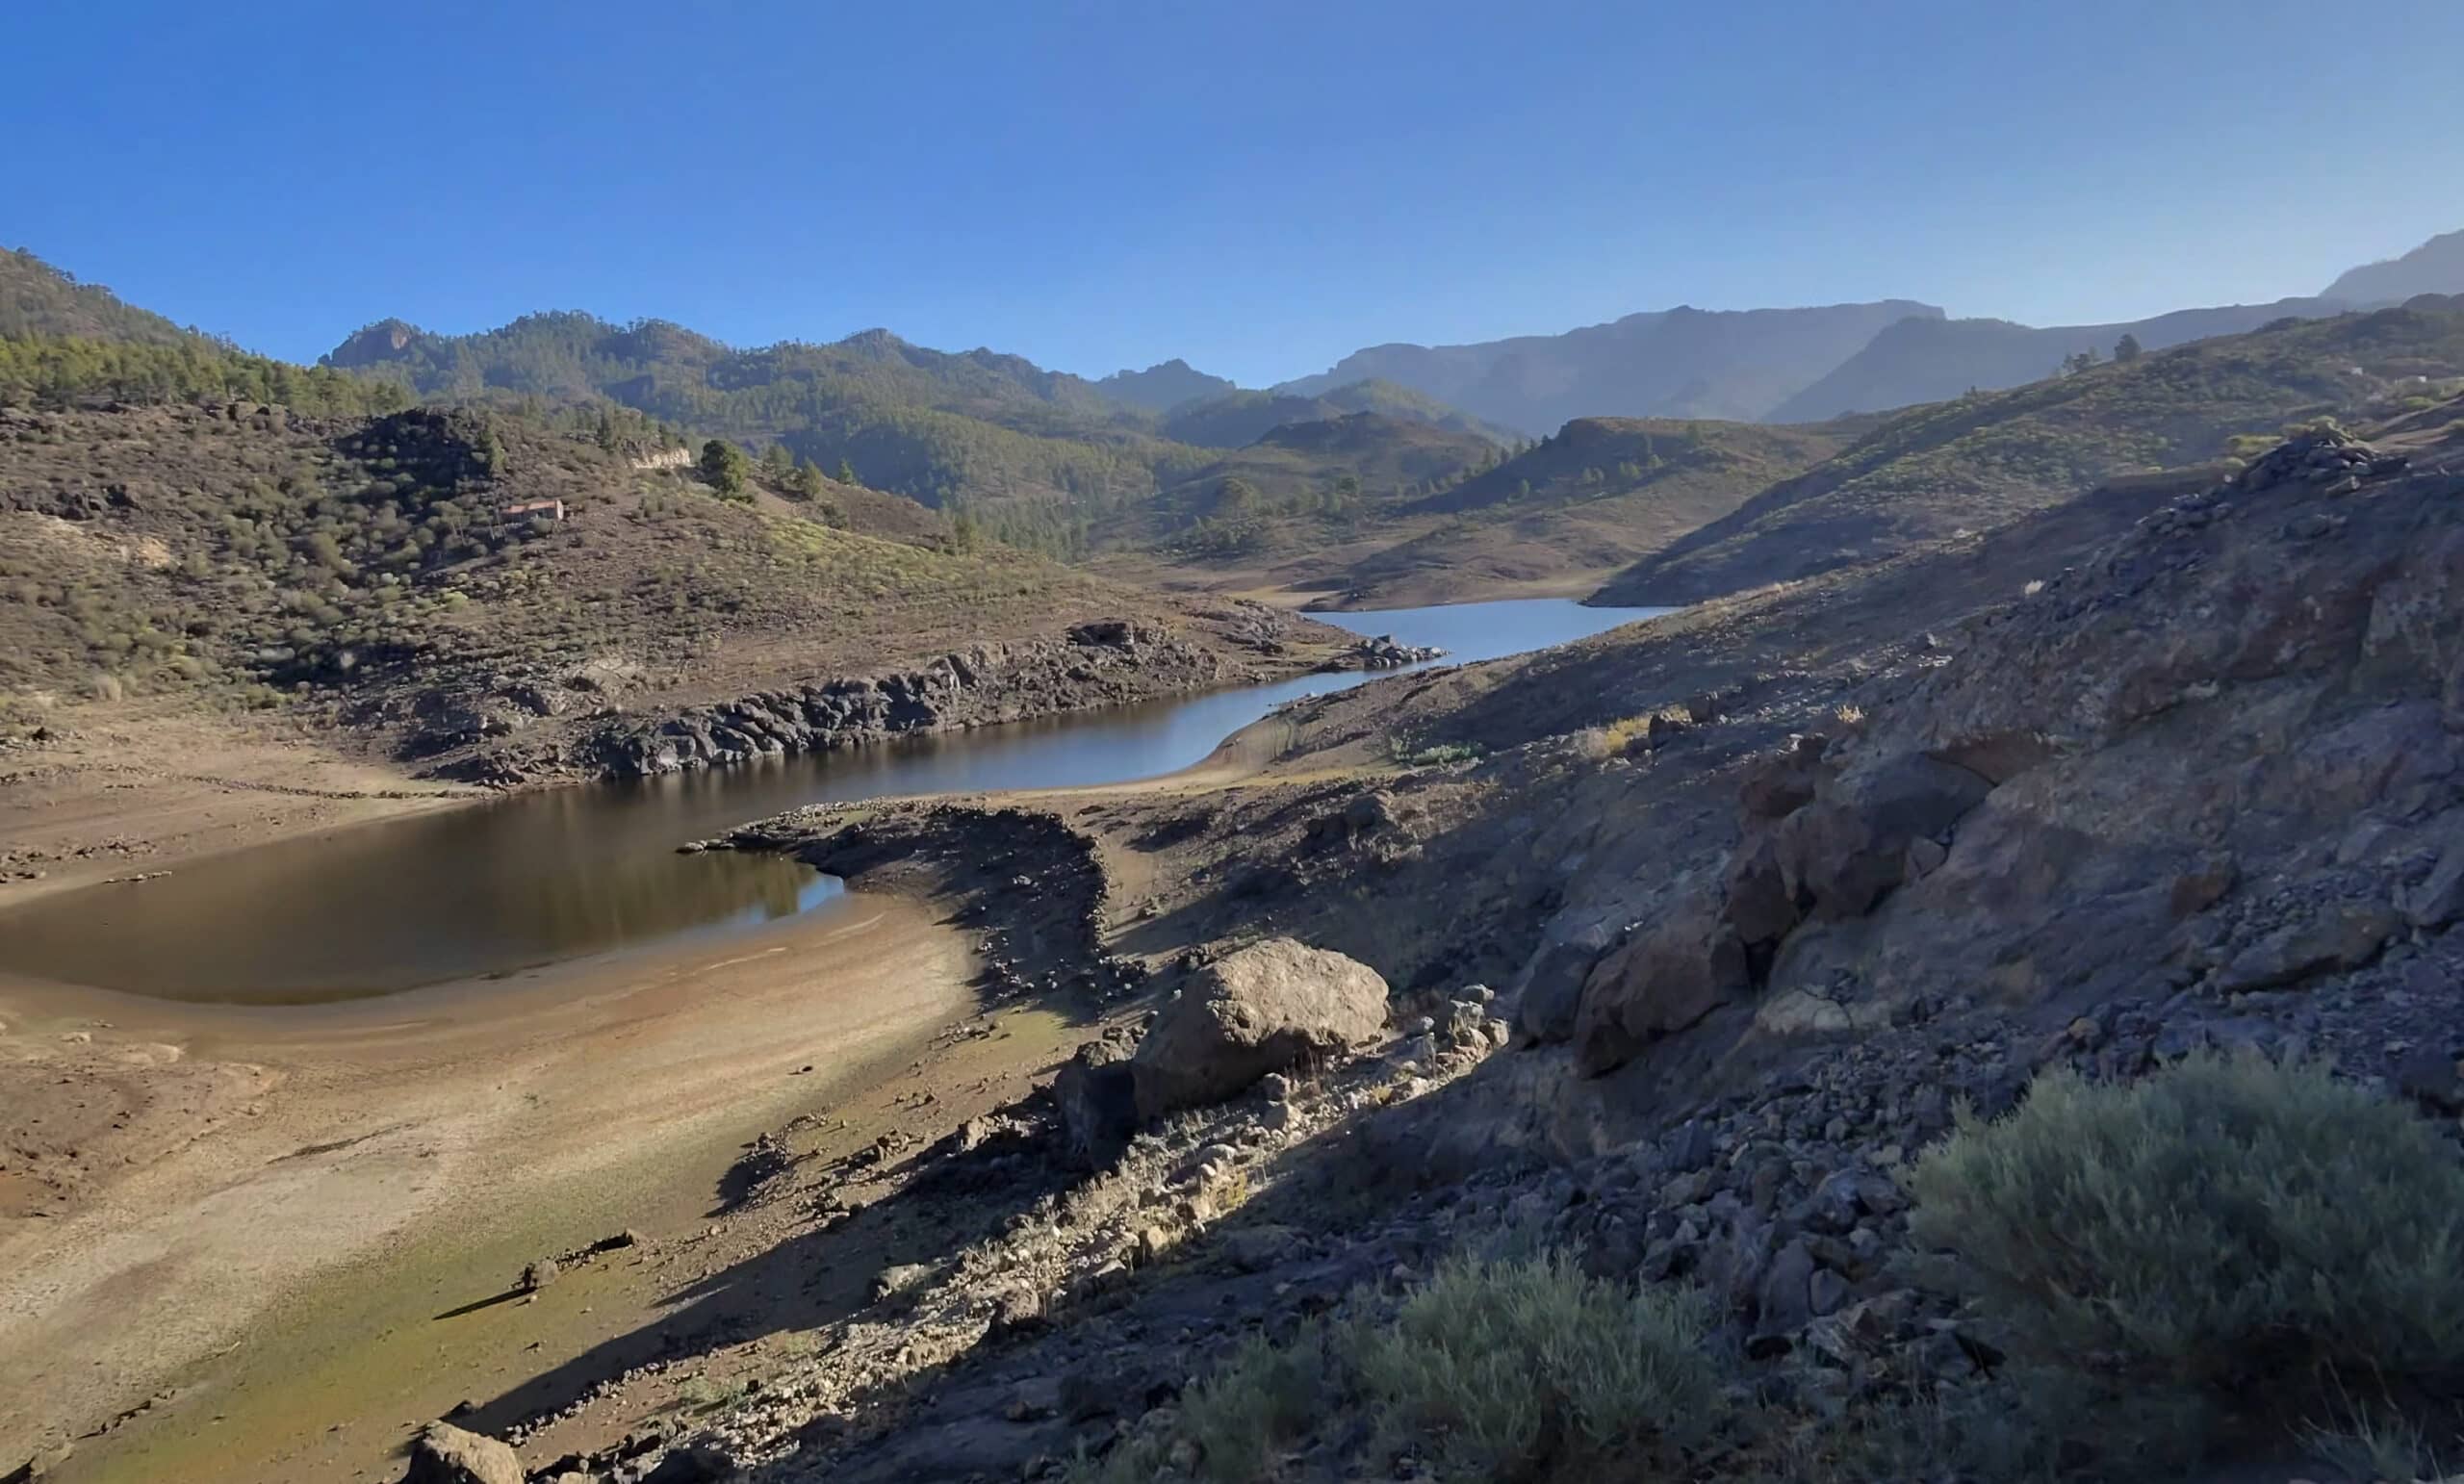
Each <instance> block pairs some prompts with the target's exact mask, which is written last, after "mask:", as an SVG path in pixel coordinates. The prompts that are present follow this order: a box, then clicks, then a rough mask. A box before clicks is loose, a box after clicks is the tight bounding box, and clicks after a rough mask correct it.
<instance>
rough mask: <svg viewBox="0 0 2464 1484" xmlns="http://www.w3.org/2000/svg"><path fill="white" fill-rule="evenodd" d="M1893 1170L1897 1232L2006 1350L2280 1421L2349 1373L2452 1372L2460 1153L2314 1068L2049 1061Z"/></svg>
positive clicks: (2394, 1388) (2359, 1380)
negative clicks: (1990, 1325) (1898, 1204)
mask: <svg viewBox="0 0 2464 1484" xmlns="http://www.w3.org/2000/svg"><path fill="white" fill-rule="evenodd" d="M1911 1185H1912V1192H1913V1194H1914V1195H1915V1197H1916V1200H1917V1206H1916V1210H1915V1213H1914V1215H1913V1218H1912V1219H1913V1231H1914V1235H1915V1237H1916V1238H1917V1240H1918V1241H1920V1242H1921V1243H1923V1244H1924V1245H1926V1246H1928V1247H1932V1248H1936V1249H1939V1250H1942V1251H1946V1252H1947V1253H1948V1254H1949V1255H1950V1256H1951V1258H1952V1260H1953V1261H1954V1263H1955V1265H1956V1267H1957V1269H1958V1270H1959V1271H1960V1273H1961V1274H1963V1277H1964V1279H1965V1280H1966V1282H1967V1283H1968V1284H1970V1285H1972V1287H1973V1288H1974V1290H1975V1292H1976V1293H1977V1295H1978V1297H1979V1298H1980V1300H1981V1301H1982V1303H1983V1305H1984V1306H1985V1309H1986V1311H1987V1313H1988V1315H1989V1316H1990V1317H1992V1318H1995V1319H1997V1320H1998V1321H1999V1322H2000V1323H2001V1324H2002V1325H2003V1326H2004V1327H2006V1328H2007V1329H2008V1331H2009V1333H2010V1337H2011V1340H2012V1342H2013V1343H2014V1345H2015V1347H2016V1348H2018V1349H2019V1350H2020V1351H2021V1352H2022V1354H2023V1355H2024V1356H2025V1357H2026V1358H2029V1359H2033V1360H2035V1361H2039V1362H2042V1363H2046V1364H2051V1365H2059V1366H2063V1367H2066V1368H2068V1369H2084V1370H2088V1371H2092V1372H2093V1373H2095V1374H2097V1375H2099V1376H2101V1377H2103V1378H2104V1379H2105V1380H2107V1381H2108V1382H2113V1383H2119V1384H2120V1385H2122V1386H2125V1387H2128V1388H2130V1389H2133V1390H2145V1389H2150V1388H2154V1389H2172V1390H2177V1391H2179V1392H2183V1393H2187V1394H2195V1395H2197V1396H2200V1397H2203V1398H2205V1399H2206V1400H2208V1401H2210V1402H2212V1403H2231V1404H2232V1407H2230V1408H2227V1409H2226V1410H2233V1409H2236V1408H2245V1407H2246V1408H2248V1409H2250V1411H2251V1412H2252V1413H2254V1414H2258V1415H2265V1414H2266V1413H2267V1412H2269V1411H2270V1410H2271V1409H2272V1410H2273V1412H2274V1414H2275V1415H2276V1416H2277V1417H2279V1418H2281V1420H2284V1421H2286V1422H2287V1423H2297V1422H2300V1421H2301V1420H2304V1418H2305V1417H2313V1416H2315V1415H2316V1409H2317V1408H2318V1407H2319V1405H2320V1404H2321V1403H2322V1401H2323V1399H2324V1398H2326V1397H2328V1396H2330V1395H2337V1394H2345V1393H2346V1392H2347V1390H2348V1389H2351V1388H2361V1387H2367V1388H2369V1389H2371V1390H2372V1391H2373V1392H2374V1393H2375V1394H2377V1395H2379V1396H2380V1397H2381V1398H2382V1399H2383V1400H2387V1401H2394V1402H2398V1403H2402V1404H2407V1405H2409V1404H2411V1403H2413V1402H2416V1401H2420V1400H2423V1399H2425V1398H2438V1397H2453V1396H2455V1395H2457V1394H2458V1383H2459V1381H2464V1162H2459V1161H2458V1160H2457V1158H2456V1156H2455V1154H2454V1152H2453V1150H2452V1149H2451V1148H2450V1147H2449V1146H2448V1145H2447V1144H2446V1142H2445V1141H2444V1140H2443V1139H2441V1138H2440V1137H2439V1136H2438V1134H2437V1133H2436V1132H2435V1131H2433V1130H2432V1129H2431V1128H2430V1127H2429V1125H2428V1124H2427V1123H2426V1122H2425V1121H2424V1120H2423V1119H2421V1118H2419V1117H2417V1116H2416V1115H2414V1114H2413V1113H2411V1112H2410V1111H2409V1110H2408V1109H2405V1108H2403V1107H2400V1106H2398V1105H2395V1104H2392V1103H2388V1102H2385V1101H2383V1100H2380V1099H2377V1098H2374V1097H2373V1096H2371V1095H2370V1094H2368V1093H2367V1092H2364V1091H2363V1090H2361V1089H2360V1088H2358V1087H2353V1086H2351V1085H2349V1084H2347V1083H2342V1082H2338V1081H2336V1080H2335V1079H2334V1078H2332V1077H2331V1076H2329V1075H2328V1074H2327V1072H2326V1071H2325V1070H2324V1069H2323V1068H2321V1067H2318V1066H2307V1065H2291V1066H2284V1065H2277V1064H2274V1063H2271V1062H2267V1061H2265V1060H2263V1059H2260V1058H2257V1057H2234V1058H2223V1057H2211V1056H2201V1057H2194V1058H2193V1059H2191V1060H2190V1061H2188V1062H2183V1063H2182V1064H2180V1065H2179V1066H2176V1067H2174V1068H2172V1069H2170V1070H2169V1071H2166V1072H2163V1073H2160V1074H2158V1075H2155V1076H2152V1077H2149V1078H2146V1079H2144V1080H2143V1081H2140V1082H2137V1083H2134V1084H2131V1085H2128V1086H2123V1087H2109V1086H2092V1085H2091V1084H2089V1083H2087V1082H2085V1081H2083V1080H2082V1079H2080V1078H2078V1077H2077V1076H2075V1075H2072V1074H2069V1073H2067V1072H2060V1073H2056V1074H2053V1075H2051V1076H2048V1077H2045V1078H2042V1079H2040V1080H2039V1082H2038V1083H2037V1084H2036V1087H2035V1088H2034V1089H2033V1091H2032V1092H2031V1094H2030V1096H2029V1098H2028V1100H2027V1102H2026V1103H2025V1104H2024V1105H2022V1106H2021V1107H2020V1109H2019V1110H2018V1111H2017V1112H2016V1113H2013V1114H2012V1115H2010V1116H2009V1117H2007V1118H2004V1119H2002V1120H2000V1121H1998V1122H1994V1123H1983V1122H1979V1121H1977V1120H1976V1119H1974V1118H1972V1117H1963V1119H1962V1120H1961V1122H1960V1125H1959V1128H1958V1130H1957V1131H1956V1132H1955V1133H1954V1134H1953V1135H1952V1137H1951V1138H1950V1139H1946V1140H1944V1141H1943V1143H1942V1144H1941V1145H1940V1146H1939V1147H1938V1148H1937V1149H1935V1150H1934V1151H1932V1152H1931V1153H1929V1154H1928V1155H1927V1156H1926V1157H1925V1158H1924V1159H1923V1160H1922V1161H1920V1162H1919V1163H1918V1164H1917V1165H1916V1166H1915V1169H1914V1170H1913V1172H1912V1181H1911Z"/></svg>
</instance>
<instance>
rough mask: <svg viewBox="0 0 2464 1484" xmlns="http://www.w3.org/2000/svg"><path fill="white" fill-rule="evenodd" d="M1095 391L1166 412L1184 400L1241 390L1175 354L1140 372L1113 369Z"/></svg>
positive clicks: (1126, 404)
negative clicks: (1172, 357) (1173, 356)
mask: <svg viewBox="0 0 2464 1484" xmlns="http://www.w3.org/2000/svg"><path fill="white" fill-rule="evenodd" d="M1095 390H1096V392H1097V393H1099V394H1101V395H1102V396H1104V397H1110V398H1112V399H1113V400H1114V401H1116V402H1118V403H1120V404H1121V405H1122V406H1124V407H1142V408H1144V409H1145V410H1146V411H1148V412H1169V411H1171V410H1172V409H1173V408H1175V407H1178V406H1181V405H1183V404H1185V403H1188V402H1195V401H1203V400H1205V399H1207V398H1210V397H1228V396H1230V395H1232V394H1233V393H1236V392H1238V391H1240V390H1241V385H1240V383H1239V382H1236V381H1227V380H1225V379H1224V378H1223V377H1221V376H1210V375H1208V374H1207V373H1206V372H1204V371H1199V370H1198V369H1197V368H1195V367H1193V366H1192V365H1190V363H1189V362H1187V361H1184V360H1181V359H1179V358H1177V357H1175V358H1174V359H1172V360H1169V361H1165V362H1162V363H1160V364H1158V365H1154V366H1150V367H1148V368H1146V369H1145V370H1144V371H1115V372H1113V373H1112V374H1111V375H1109V376H1106V377H1104V378H1103V379H1102V380H1100V381H1097V382H1096V383H1095Z"/></svg>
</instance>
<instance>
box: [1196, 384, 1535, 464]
mask: <svg viewBox="0 0 2464 1484" xmlns="http://www.w3.org/2000/svg"><path fill="white" fill-rule="evenodd" d="M1362 412H1374V413H1380V414H1383V415H1384V416H1386V417H1390V418H1398V419H1402V420H1404V421H1408V422H1424V423H1427V424H1428V425H1429V426H1431V427H1440V428H1444V429H1446V430H1447V431H1449V432H1456V433H1473V434H1476V435H1477V436H1479V437H1482V438H1486V439H1488V440H1489V441H1490V442H1492V443H1501V444H1502V443H1510V442H1514V441H1516V440H1515V435H1514V433H1513V432H1512V431H1511V430H1510V429H1507V428H1502V427H1500V426H1498V425H1497V424H1496V423H1493V422H1484V421H1483V420H1481V419H1479V418H1476V417H1474V416H1472V415H1471V414H1470V413H1467V412H1462V411H1458V410H1457V409H1455V408H1452V407H1450V406H1448V405H1446V404H1445V403H1444V402H1441V401H1439V400H1438V399H1437V398H1435V397H1429V396H1427V395H1426V394H1424V393H1421V392H1415V391H1413V390H1412V389H1411V388H1410V387H1405V386H1398V385H1397V384H1395V383H1394V382H1391V381H1355V382H1351V383H1349V384H1347V385H1345V386H1339V387H1329V388H1328V389H1326V390H1325V391H1323V392H1321V393H1319V394H1317V395H1315V396H1311V397H1297V396H1292V395H1288V394H1282V393H1274V392H1237V391H1236V392H1232V393H1228V394H1226V395H1223V396H1220V397H1210V398H1207V399H1206V400H1203V401H1196V402H1189V403H1184V404H1182V405H1181V406H1179V407H1176V408H1174V409H1173V410H1172V412H1171V413H1170V414H1169V415H1168V416H1167V417H1166V418H1165V420H1164V432H1165V434H1166V436H1168V437H1170V438H1174V439H1178V440H1179V441H1180V442H1182V443H1193V444H1198V445H1201V446H1203V447H1206V448H1244V447H1245V446H1247V445H1249V444H1252V443H1255V442H1257V441H1258V440H1260V439H1262V438H1265V437H1267V436H1268V435H1270V433H1272V432H1273V431H1274V430H1275V429H1277V428H1280V427H1285V426H1288V425H1290V424H1293V423H1298V422H1327V421H1330V420H1333V419H1336V418H1345V417H1349V416H1351V415H1352V414H1354V413H1362Z"/></svg>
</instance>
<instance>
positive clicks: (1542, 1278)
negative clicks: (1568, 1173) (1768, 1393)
mask: <svg viewBox="0 0 2464 1484" xmlns="http://www.w3.org/2000/svg"><path fill="white" fill-rule="evenodd" d="M1357 1361H1358V1366H1359V1370H1360V1376H1361V1381H1362V1384H1363V1387H1364V1389H1365V1390H1366V1391H1367V1393H1368V1394H1370V1396H1372V1397H1373V1398H1374V1399H1375V1400H1376V1401H1377V1402H1378V1404H1379V1405H1380V1406H1381V1408H1382V1409H1383V1410H1384V1411H1385V1412H1386V1414H1387V1416H1388V1418H1389V1420H1391V1421H1392V1422H1393V1423H1394V1424H1395V1425H1396V1427H1397V1430H1398V1431H1399V1433H1401V1434H1403V1435H1405V1436H1409V1437H1412V1438H1416V1439H1421V1440H1424V1446H1425V1448H1426V1449H1427V1450H1428V1451H1429V1452H1430V1453H1431V1454H1432V1455H1433V1456H1434V1458H1435V1460H1436V1461H1437V1462H1439V1463H1440V1464H1441V1466H1442V1467H1443V1469H1444V1471H1445V1472H1446V1474H1447V1476H1449V1477H1456V1476H1463V1477H1471V1478H1481V1479H1531V1478H1541V1477H1551V1476H1557V1477H1567V1478H1580V1477H1591V1476H1593V1475H1594V1473H1595V1471H1597V1470H1599V1469H1601V1468H1603V1467H1608V1466H1611V1465H1613V1466H1614V1467H1616V1468H1618V1469H1620V1470H1626V1471H1631V1470H1633V1469H1637V1468H1667V1467H1675V1466H1677V1465H1678V1464H1679V1463H1680V1462H1681V1459H1682V1456H1683V1455H1684V1453H1685V1452H1686V1451H1687V1450H1688V1449H1690V1448H1693V1447H1694V1446H1698V1445H1699V1444H1701V1443H1702V1442H1703V1441H1704V1440H1705V1439H1706V1438H1707V1437H1708V1436H1709V1435H1710V1434H1711V1432H1712V1431H1713V1430H1714V1429H1715V1428H1716V1427H1717V1425H1718V1423H1719V1420H1720V1417H1721V1410H1722V1394H1721V1391H1720V1385H1719V1379H1718V1375H1717V1372H1716V1370H1715V1369H1714V1368H1713V1366H1712V1363H1711V1360H1710V1357H1709V1355H1708V1353H1707V1349H1706V1346H1705V1332H1704V1316H1703V1313H1702V1310H1701V1307H1700V1305H1699V1304H1698V1303H1697V1302H1696V1301H1695V1300H1694V1299H1693V1298H1692V1296H1691V1295H1690V1294H1672V1293H1667V1292H1659V1291H1656V1290H1651V1289H1644V1290H1641V1291H1636V1290H1632V1289H1629V1288H1627V1287H1625V1286H1624V1285H1622V1284H1614V1283H1608V1282H1604V1281H1602V1280H1600V1279H1596V1278H1592V1277H1588V1276H1586V1275H1585V1274H1584V1273H1583V1272H1582V1271H1581V1270H1580V1269H1579V1268H1578V1267H1575V1266H1574V1264H1573V1263H1572V1262H1570V1261H1569V1260H1567V1259H1565V1258H1564V1257H1561V1256H1557V1255H1554V1254H1549V1255H1543V1256H1540V1257H1536V1258H1527V1259H1522V1260H1509V1261H1498V1262H1488V1261H1481V1260H1478V1259H1469V1258H1465V1259H1456V1260H1453V1261H1450V1262H1449V1263H1448V1264H1446V1265H1445V1266H1443V1267H1440V1268H1439V1269H1438V1271H1437V1274H1436V1275H1435V1277H1433V1278H1432V1279H1431V1280H1430V1282H1429V1283H1428V1285H1427V1286H1426V1287H1425V1288H1423V1289H1422V1290H1420V1291H1419V1292H1416V1293H1414V1294H1413V1295H1411V1296H1410V1297H1409V1298H1407V1299H1405V1300H1404V1301H1403V1304H1402V1306H1401V1308H1400V1309H1399V1310H1398V1311H1397V1313H1396V1315H1395V1318H1394V1321H1393V1322H1392V1323H1391V1324H1390V1325H1388V1326H1386V1327H1385V1328H1384V1329H1382V1330H1377V1331H1373V1332H1371V1333H1369V1334H1368V1335H1366V1336H1365V1337H1364V1338H1363V1340H1362V1341H1361V1343H1360V1346H1359V1355H1358V1358H1357Z"/></svg>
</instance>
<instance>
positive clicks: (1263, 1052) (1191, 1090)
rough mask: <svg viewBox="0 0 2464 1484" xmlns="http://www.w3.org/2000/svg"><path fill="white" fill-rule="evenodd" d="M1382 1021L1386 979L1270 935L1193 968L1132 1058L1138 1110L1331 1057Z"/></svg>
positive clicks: (1366, 1037)
mask: <svg viewBox="0 0 2464 1484" xmlns="http://www.w3.org/2000/svg"><path fill="white" fill-rule="evenodd" d="M1385 1026H1386V981H1385V980H1384V979H1382V978H1380V977H1379V976H1378V973H1377V971H1376V970H1375V969H1373V968H1371V967H1370V966H1369V965H1367V964H1365V963H1362V962H1360V961H1359V960H1357V959H1347V958H1346V957H1344V956H1343V955H1342V954H1339V953H1329V952H1327V951H1326V950H1324V949H1320V948H1311V947H1308V946H1307V945H1305V944H1301V943H1296V942H1295V941H1293V940H1292V939H1291V938H1282V937H1279V938H1269V939H1268V940H1266V941H1265V942H1263V943H1259V944H1256V945H1254V946H1252V947H1248V948H1244V949H1242V950H1240V951H1239V952H1238V953H1233V954H1228V955H1226V956H1225V957H1223V958H1222V959H1218V960H1217V961H1215V962H1214V963H1211V964H1208V965H1207V966H1206V967H1204V968H1201V969H1199V970H1198V971H1197V973H1196V974H1195V976H1194V977H1193V979H1192V980H1191V982H1190V984H1189V985H1187V986H1186V987H1185V988H1183V989H1182V991H1181V996H1180V998H1179V999H1177V1000H1174V1001H1173V1002H1172V1003H1171V1004H1169V1005H1168V1006H1166V1007H1165V1008H1164V1011H1163V1013H1162V1014H1161V1015H1160V1016H1159V1017H1157V1019H1156V1021H1155V1025H1154V1028H1153V1029H1152V1030H1150V1031H1148V1032H1147V1033H1146V1039H1145V1040H1144V1041H1143V1042H1142V1043H1140V1045H1139V1048H1138V1054H1137V1056H1136V1057H1134V1058H1132V1059H1131V1063H1130V1065H1131V1070H1132V1072H1133V1074H1134V1075H1135V1079H1136V1085H1137V1098H1138V1112H1139V1114H1140V1115H1141V1116H1142V1117H1153V1116H1155V1115H1156V1114H1158V1113H1168V1112H1170V1111H1171V1110H1173V1109H1176V1108H1193V1107H1196V1106H1198V1105H1200V1104H1205V1103H1216V1102H1220V1101H1222V1100H1223V1099H1225V1098H1227V1097H1230V1096H1232V1095H1233V1094H1234V1093H1237V1092H1239V1091H1241V1090H1242V1089H1243V1088H1245V1087H1248V1086H1249V1085H1250V1084H1251V1083H1253V1082H1256V1081H1257V1080H1258V1079H1259V1078H1261V1077H1264V1076H1265V1075H1266V1074H1267V1073H1269V1072H1279V1071H1282V1070H1284V1069H1285V1068H1286V1067H1291V1066H1296V1065H1298V1064H1300V1063H1301V1062H1308V1061H1313V1060H1319V1059H1323V1058H1327V1057H1333V1056H1339V1055H1341V1054H1343V1053H1344V1052H1346V1051H1347V1050H1349V1049H1350V1048H1352V1047H1354V1046H1358V1045H1360V1044H1362V1043H1363V1042H1366V1041H1372V1040H1374V1039H1376V1038H1377V1037H1378V1036H1380V1035H1382V1034H1383V1033H1384V1030H1385Z"/></svg>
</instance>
